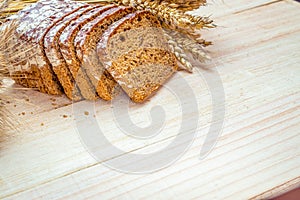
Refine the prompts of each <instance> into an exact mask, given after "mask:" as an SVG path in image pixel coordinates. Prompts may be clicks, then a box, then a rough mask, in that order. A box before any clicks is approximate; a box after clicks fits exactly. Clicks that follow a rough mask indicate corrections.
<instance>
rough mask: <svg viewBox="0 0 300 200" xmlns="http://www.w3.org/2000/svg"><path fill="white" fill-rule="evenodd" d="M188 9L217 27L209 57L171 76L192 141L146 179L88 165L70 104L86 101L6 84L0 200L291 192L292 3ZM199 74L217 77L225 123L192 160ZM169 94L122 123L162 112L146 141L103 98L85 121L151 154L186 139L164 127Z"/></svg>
mask: <svg viewBox="0 0 300 200" xmlns="http://www.w3.org/2000/svg"><path fill="white" fill-rule="evenodd" d="M197 13H199V14H203V13H204V14H207V15H210V14H212V18H213V19H214V20H215V22H216V24H218V28H216V29H213V30H204V31H203V35H204V36H205V38H207V39H210V40H212V41H214V45H213V46H211V47H209V48H208V50H209V51H210V52H211V57H212V61H211V62H209V63H207V64H205V65H204V66H202V67H199V68H198V69H197V70H195V73H193V74H188V73H185V72H179V73H177V74H176V75H175V76H174V77H172V79H171V80H170V82H172V83H174V82H175V83H176V81H178V80H179V79H182V78H184V80H185V81H186V82H187V83H188V84H189V86H190V87H191V88H192V90H193V92H194V94H196V95H195V96H194V97H196V98H195V100H196V102H197V105H198V109H199V110H198V111H197V112H198V113H197V112H196V114H199V116H200V118H199V119H200V120H199V122H198V127H197V130H196V134H195V138H194V141H193V143H192V145H191V146H190V148H189V149H188V150H187V151H186V152H185V153H184V155H183V156H182V157H180V158H179V159H178V160H176V161H175V162H174V163H172V164H171V165H170V166H168V167H166V168H163V169H161V170H158V171H156V172H154V173H150V174H148V173H141V174H133V173H123V172H119V171H117V170H112V169H111V168H110V167H107V166H105V165H103V164H102V163H100V162H98V161H97V160H96V159H94V157H93V155H91V154H90V153H89V152H88V150H87V149H86V147H85V145H84V144H83V142H82V138H81V136H80V134H79V133H78V127H77V126H76V122H75V121H76V120H75V117H74V107H75V108H82V109H83V112H84V109H85V108H86V106H87V105H90V103H89V102H85V101H82V102H77V103H75V104H72V102H70V101H69V100H67V99H66V98H65V97H52V96H47V95H44V94H41V93H38V92H36V91H30V90H24V89H22V88H18V86H16V85H12V86H11V87H12V88H14V89H13V90H9V91H6V93H8V94H11V95H13V97H14V100H11V101H10V103H9V104H8V108H9V109H10V110H11V112H13V113H16V115H17V116H16V118H17V120H18V121H19V124H18V125H17V126H18V130H17V131H10V132H9V133H7V134H6V137H5V138H4V140H3V141H1V143H0V199H2V198H3V199H100V198H101V199H192V198H194V199H265V198H270V197H274V196H276V195H279V194H281V193H284V192H286V191H288V190H291V189H293V188H296V187H299V185H300V134H299V133H300V109H299V106H300V90H299V88H300V23H299V22H300V4H299V3H297V2H296V1H292V0H276V1H273V0H236V1H213V2H211V3H210V4H209V6H207V7H206V8H201V9H200V10H198V11H197ZM207 71H211V72H218V73H219V75H220V78H221V80H222V84H223V85H222V87H223V88H224V93H225V101H224V102H221V103H222V105H219V106H221V107H222V106H224V108H225V118H224V124H223V128H222V132H221V134H220V136H219V137H218V141H217V143H216V145H215V146H214V148H213V149H212V151H211V152H210V153H209V154H208V155H207V156H206V157H205V158H204V159H199V153H200V150H201V147H202V145H203V143H204V141H205V138H206V135H207V127H209V125H210V124H212V123H214V122H213V120H212V117H211V116H212V113H213V111H212V108H213V105H212V102H213V101H211V99H212V98H211V91H210V90H211V89H214V88H213V87H212V88H209V87H208V84H207V83H206V81H205V79H204V78H203V77H201V76H200V75H199V74H204V73H205V72H207ZM6 84H8V85H9V84H11V82H10V81H9V80H7V82H6ZM168 84H169V83H168ZM216 87H217V86H216ZM173 89H174V88H173ZM177 89H178V90H179V91H180V89H181V85H179V86H178V88H177ZM174 90H176V89H174ZM172 92H178V91H170V90H168V89H167V88H162V89H161V90H160V91H159V92H158V93H157V94H156V95H155V96H154V97H153V98H152V99H151V100H150V101H148V102H146V103H145V104H143V105H134V104H132V106H131V107H130V117H131V118H132V120H133V121H134V122H136V123H137V124H138V125H142V126H147V125H148V124H149V123H150V121H149V112H150V109H151V108H152V107H153V106H155V105H161V106H162V107H163V108H164V110H165V113H166V122H165V125H164V128H165V130H162V134H160V135H157V136H156V137H154V138H150V139H148V140H137V139H136V140H135V139H133V138H131V137H129V136H126V135H124V134H122V132H121V131H120V130H119V129H118V127H117V126H116V125H115V124H114V121H113V120H112V119H111V118H110V117H111V116H112V115H111V112H112V109H113V106H112V105H111V104H110V103H109V102H103V101H100V100H99V101H97V102H95V113H96V114H95V116H93V117H94V118H96V119H97V120H98V121H99V123H100V124H101V128H102V129H103V130H105V132H106V134H105V135H106V137H107V138H108V140H109V141H110V142H111V144H113V145H115V146H117V147H119V148H121V149H123V151H125V152H130V153H132V152H136V153H138V152H140V153H149V152H154V151H156V150H160V149H163V148H164V147H165V146H166V145H167V144H169V143H170V142H172V140H173V139H174V138H175V136H176V135H177V134H185V133H179V132H178V131H169V130H178V126H180V123H181V121H182V120H183V119H182V118H181V112H180V102H177V101H176V98H175V97H174V95H173V94H172ZM182 92H185V91H182ZM119 98H124V99H125V100H126V99H127V98H126V97H125V96H124V95H123V96H122V95H121V97H119ZM186 98H192V97H191V96H188V95H187V96H186ZM218 112H220V113H218ZM222 112H223V111H222V110H220V111H217V113H214V114H215V115H216V116H222ZM193 114H195V112H192V111H191V113H190V115H193ZM85 115H86V116H87V118H88V115H91V113H86V112H85ZM121 117H122V116H121ZM81 120H83V122H84V120H85V119H84V115H83V117H82V119H81ZM164 131H165V132H164ZM99 148H102V147H101V146H100V147H99ZM103 148H104V147H103ZM119 156H121V157H122V156H124V155H119ZM111 159H113V158H111ZM131 164H136V165H139V163H131Z"/></svg>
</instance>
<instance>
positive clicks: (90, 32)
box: [74, 7, 134, 100]
mask: <svg viewBox="0 0 300 200" xmlns="http://www.w3.org/2000/svg"><path fill="white" fill-rule="evenodd" d="M131 12H134V9H133V8H132V7H116V8H112V9H110V10H108V11H106V12H104V13H103V14H102V15H101V16H99V17H97V18H96V19H94V20H93V21H91V22H89V23H87V24H86V25H84V26H83V27H82V28H81V30H80V31H79V32H78V34H77V36H76V38H75V47H76V53H77V58H78V61H77V62H74V65H81V68H82V69H83V70H82V71H85V72H86V75H87V77H85V78H88V79H89V80H90V81H91V83H92V84H93V86H94V87H95V88H96V87H97V86H98V83H99V80H100V77H101V76H102V75H103V74H104V73H105V74H106V76H105V77H109V78H105V80H104V81H105V82H104V83H105V84H104V86H105V87H103V88H101V90H99V87H98V90H97V93H98V95H99V96H100V97H101V98H102V99H105V100H111V99H112V94H113V91H114V90H113V89H114V87H112V86H115V85H116V82H115V81H114V80H113V78H112V77H111V76H110V74H109V73H107V71H106V72H104V70H105V68H104V66H102V65H101V62H99V60H98V57H97V52H96V45H97V43H98V41H99V40H100V38H101V36H102V34H103V32H104V31H105V30H106V29H107V28H108V26H110V25H111V24H112V23H114V22H116V21H118V20H119V19H121V18H123V17H124V16H126V15H127V14H129V13H131ZM79 67H80V66H77V68H79ZM79 77H82V76H78V78H79ZM78 81H80V80H78ZM110 82H112V83H110Z"/></svg>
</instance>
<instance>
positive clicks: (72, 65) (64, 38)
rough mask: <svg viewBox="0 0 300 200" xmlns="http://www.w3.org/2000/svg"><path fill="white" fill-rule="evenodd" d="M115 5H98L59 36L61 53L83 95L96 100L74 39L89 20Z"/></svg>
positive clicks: (73, 22)
mask: <svg viewBox="0 0 300 200" xmlns="http://www.w3.org/2000/svg"><path fill="white" fill-rule="evenodd" d="M114 7H115V5H109V6H104V7H101V6H97V7H95V8H94V9H92V10H90V11H89V12H87V13H85V14H83V15H82V16H81V17H80V18H78V19H76V20H74V21H72V23H71V24H69V25H68V26H67V27H66V28H65V29H64V31H63V33H62V34H61V36H60V38H59V47H60V50H61V53H62V55H63V57H64V59H65V61H66V63H67V65H68V67H69V70H70V72H71V74H72V76H73V79H74V80H75V83H76V85H77V86H78V88H79V90H80V92H81V95H82V96H83V97H84V98H85V99H89V100H95V99H97V98H98V97H97V95H96V93H95V89H94V87H93V85H92V84H91V82H90V81H89V80H88V79H87V78H86V75H85V71H83V69H82V68H81V67H80V64H79V63H78V60H77V57H76V51H75V46H74V40H75V37H76V35H77V33H78V32H79V30H80V29H81V28H82V27H83V26H84V25H85V24H87V23H88V22H90V21H92V20H93V19H95V18H96V17H98V16H100V15H101V14H102V13H103V12H105V11H107V10H109V9H111V8H114Z"/></svg>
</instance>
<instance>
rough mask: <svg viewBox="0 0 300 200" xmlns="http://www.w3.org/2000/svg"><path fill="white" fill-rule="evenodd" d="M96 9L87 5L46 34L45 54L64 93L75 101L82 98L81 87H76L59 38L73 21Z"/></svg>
mask: <svg viewBox="0 0 300 200" xmlns="http://www.w3.org/2000/svg"><path fill="white" fill-rule="evenodd" d="M92 9H94V8H93V7H91V6H88V5H85V6H82V7H80V8H78V9H77V10H76V11H74V12H72V13H71V14H70V15H68V16H66V17H65V18H64V19H63V20H61V21H60V22H59V23H57V24H56V25H55V26H54V27H52V28H51V29H50V30H49V31H48V33H47V34H46V36H45V39H44V47H45V54H46V56H47V58H48V60H49V63H51V67H52V69H53V71H54V73H55V74H56V76H57V78H58V80H59V82H60V83H61V85H62V87H63V90H64V93H65V94H66V96H67V97H68V98H70V99H73V100H75V101H77V100H80V99H82V97H81V95H80V91H79V89H78V88H77V87H76V84H75V81H74V79H73V76H72V74H71V72H70V70H69V68H68V66H67V64H66V62H65V60H64V57H63V55H62V54H61V51H60V48H59V44H58V40H59V38H60V36H61V33H62V32H63V30H64V29H65V28H66V27H67V26H68V25H69V24H70V23H72V22H73V21H75V20H77V19H78V18H80V17H81V16H82V15H84V14H85V13H87V12H89V11H91V10H92Z"/></svg>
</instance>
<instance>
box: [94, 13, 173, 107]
mask: <svg viewBox="0 0 300 200" xmlns="http://www.w3.org/2000/svg"><path fill="white" fill-rule="evenodd" d="M97 54H98V56H99V59H100V61H101V62H102V63H103V64H104V66H105V68H106V69H107V71H108V72H109V73H110V74H111V75H112V77H113V78H114V79H115V80H116V81H117V83H118V84H119V85H120V86H121V87H122V88H123V90H124V91H125V92H126V93H127V94H128V95H129V97H130V98H131V99H132V100H133V101H134V102H143V101H145V100H146V99H147V98H148V97H149V96H150V95H151V94H152V93H153V92H154V91H156V90H157V89H158V88H159V87H160V86H161V85H162V84H163V83H164V82H165V81H166V80H167V79H168V78H169V77H170V76H171V75H172V74H173V73H174V72H175V71H176V70H177V61H176V58H175V56H174V55H173V54H172V53H170V51H169V49H168V45H167V42H166V40H165V38H164V37H163V34H162V30H161V26H160V22H159V21H158V19H157V18H156V17H155V16H153V15H152V14H151V13H150V12H148V11H139V12H136V13H132V14H129V15H127V16H126V17H124V18H123V19H121V20H119V21H118V22H116V23H114V24H113V25H111V27H110V28H109V29H108V30H107V31H106V32H105V33H104V34H103V37H102V39H101V40H100V41H99V43H98V44H97ZM103 77H104V76H102V77H101V79H100V81H99V85H101V84H102V85H103V84H105V82H104V81H102V80H104V79H105V78H103Z"/></svg>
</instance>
